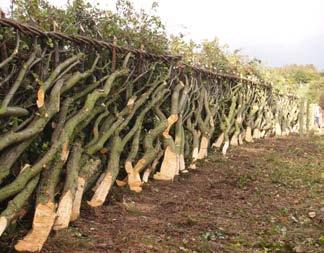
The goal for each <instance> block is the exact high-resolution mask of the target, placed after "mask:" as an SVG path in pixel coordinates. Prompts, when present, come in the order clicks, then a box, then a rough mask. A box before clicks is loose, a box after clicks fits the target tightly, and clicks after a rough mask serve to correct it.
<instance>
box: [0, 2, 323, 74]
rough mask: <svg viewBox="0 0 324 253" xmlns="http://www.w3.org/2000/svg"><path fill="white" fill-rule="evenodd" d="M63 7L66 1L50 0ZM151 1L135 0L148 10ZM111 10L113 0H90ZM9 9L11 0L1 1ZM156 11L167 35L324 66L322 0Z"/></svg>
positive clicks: (273, 62)
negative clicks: (213, 41)
mask: <svg viewBox="0 0 324 253" xmlns="http://www.w3.org/2000/svg"><path fill="white" fill-rule="evenodd" d="M49 1H50V2H51V3H52V4H54V5H57V6H64V4H65V3H66V2H67V0H49ZM152 1H153V0H133V2H134V4H135V6H136V7H137V8H144V9H146V10H148V11H149V10H150V7H151V5H152ZM90 2H91V3H92V4H96V3H98V4H99V6H100V8H103V9H112V8H113V6H114V3H115V0H92V1H90ZM0 6H1V8H3V9H5V10H6V9H8V8H9V6H10V0H0ZM157 14H158V15H159V16H160V17H161V18H162V21H163V22H164V23H165V24H166V28H167V31H168V33H169V34H177V33H179V32H181V33H183V34H185V35H186V38H187V39H193V40H194V41H196V42H199V41H201V40H203V39H213V38H215V37H217V38H219V39H220V41H221V43H223V44H228V45H229V47H230V50H234V49H241V50H242V52H243V53H244V54H246V55H249V56H251V57H256V58H258V59H260V60H262V62H264V63H265V64H266V65H268V66H282V65H286V64H294V63H296V64H314V65H315V66H316V67H317V68H318V69H324V0H199V1H195V0H191V1H189V0H160V1H159V8H158V11H157Z"/></svg>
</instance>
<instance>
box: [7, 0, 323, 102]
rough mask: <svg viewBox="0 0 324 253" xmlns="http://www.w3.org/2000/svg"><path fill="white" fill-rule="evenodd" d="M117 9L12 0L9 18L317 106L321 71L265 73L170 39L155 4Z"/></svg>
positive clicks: (219, 52) (80, 0)
mask: <svg viewBox="0 0 324 253" xmlns="http://www.w3.org/2000/svg"><path fill="white" fill-rule="evenodd" d="M115 7H116V8H115V9H116V10H115V11H111V10H100V9H98V8H97V7H96V6H92V5H91V4H90V3H88V2H86V1H85V0H73V1H68V4H67V6H66V8H65V9H60V8H57V7H54V6H52V5H51V4H50V3H49V2H48V0H16V1H14V4H13V12H12V17H13V18H14V19H17V20H20V21H22V22H24V23H29V24H32V25H36V26H38V27H40V28H43V29H45V30H57V31H61V32H64V33H69V34H81V35H86V36H90V37H92V38H96V39H101V40H107V41H111V42H112V41H116V43H117V44H118V45H124V46H125V45H126V46H130V47H134V48H141V49H144V50H147V51H150V52H153V53H157V54H167V53H169V51H171V53H172V54H174V55H181V56H182V57H183V61H184V62H185V63H188V64H192V65H195V66H197V67H201V68H205V69H208V70H211V71H216V72H223V73H231V74H235V75H241V76H244V77H246V78H249V79H251V80H254V81H262V82H266V83H269V84H275V86H274V87H275V88H276V89H278V90H280V91H281V92H285V93H294V94H297V95H301V96H307V97H308V98H309V99H311V100H312V101H313V102H316V103H318V102H319V95H320V93H321V92H323V91H324V72H322V73H319V72H318V71H317V69H316V68H315V67H314V66H313V65H296V64H293V65H287V66H283V67H280V68H268V67H266V66H264V65H263V64H262V62H261V61H260V60H258V59H250V58H249V57H247V56H245V55H242V54H241V52H240V50H235V51H234V52H229V50H228V46H227V45H221V44H220V42H219V40H218V39H217V38H214V39H213V40H211V41H208V40H204V41H202V42H201V43H196V42H194V41H192V40H189V41H187V40H186V39H185V38H184V35H182V34H178V35H171V36H170V38H168V36H167V33H166V29H165V26H164V24H163V22H162V21H161V18H160V17H159V16H158V15H157V9H158V2H156V1H153V3H152V7H151V10H150V12H149V13H147V12H145V11H144V10H136V8H135V7H134V5H133V3H132V1H131V0H118V1H117V2H116V6H115Z"/></svg>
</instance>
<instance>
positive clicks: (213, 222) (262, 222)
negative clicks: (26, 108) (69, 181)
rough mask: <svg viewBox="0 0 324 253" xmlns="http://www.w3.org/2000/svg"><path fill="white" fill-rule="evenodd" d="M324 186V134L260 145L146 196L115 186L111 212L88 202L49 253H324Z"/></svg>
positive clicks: (1, 244)
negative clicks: (76, 219) (93, 206)
mask: <svg viewBox="0 0 324 253" xmlns="http://www.w3.org/2000/svg"><path fill="white" fill-rule="evenodd" d="M323 183H324V137H323V136H322V137H305V138H300V137H297V136H291V137H285V138H276V139H268V140H260V141H256V142H255V143H253V144H246V145H243V146H241V147H237V148H231V149H230V150H229V154H228V157H226V158H224V157H222V156H221V155H220V154H219V152H213V153H210V154H209V157H208V159H206V160H205V161H203V162H201V163H199V166H198V168H197V170H195V171H190V173H188V174H183V175H181V176H180V177H178V178H177V179H176V180H175V181H174V182H158V181H151V182H150V183H149V184H147V185H146V186H145V187H144V189H143V192H142V193H140V194H137V193H133V192H130V191H129V190H128V189H127V188H117V187H115V188H114V190H113V192H112V194H111V196H110V197H109V200H108V201H107V202H106V203H105V205H104V206H103V207H100V208H90V207H88V206H87V204H86V203H84V204H83V207H82V211H81V218H80V219H79V220H78V221H76V222H75V223H73V224H72V226H71V227H70V228H69V229H67V230H65V231H60V232H55V233H54V232H53V234H52V235H51V238H50V239H49V241H48V242H47V243H46V245H45V247H44V249H43V250H42V252H53V253H54V252H55V253H61V252H62V253H63V252H64V253H65V252H69V253H72V252H73V253H74V252H75V253H76V252H78V253H82V252H123V253H124V252H127V253H128V252H129V253H131V252H132V253H135V252H204V253H205V252H258V253H263V252H288V253H289V252H307V253H313V252H314V253H315V252H316V253H320V252H324V187H323ZM20 236H21V234H20V233H18V234H16V235H15V236H14V237H13V240H14V241H16V240H17V239H18V238H19V237H20ZM8 238H9V236H8V237H5V238H2V239H1V241H0V249H1V248H2V249H5V250H6V251H3V252H11V250H10V247H11V246H12V245H13V243H9V241H8V240H9V239H8ZM11 238H12V237H11ZM0 251H1V250H0Z"/></svg>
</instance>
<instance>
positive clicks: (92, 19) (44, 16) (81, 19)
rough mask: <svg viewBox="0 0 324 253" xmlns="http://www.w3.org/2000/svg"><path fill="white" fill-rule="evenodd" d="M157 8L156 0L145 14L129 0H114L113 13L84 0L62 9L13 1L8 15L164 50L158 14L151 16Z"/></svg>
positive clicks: (33, 0) (37, 0)
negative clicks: (115, 1) (11, 11)
mask: <svg viewBox="0 0 324 253" xmlns="http://www.w3.org/2000/svg"><path fill="white" fill-rule="evenodd" d="M157 7H158V4H157V2H153V4H152V9H151V12H150V14H148V13H146V12H145V11H144V10H140V11H136V9H135V8H134V6H133V4H132V2H131V1H129V0H118V1H117V3H116V12H112V11H110V10H107V11H103V10H99V9H98V8H97V7H95V6H92V5H91V4H90V3H88V2H86V1H85V0H73V1H71V2H68V5H67V7H66V8H65V9H60V8H57V7H54V6H52V5H50V4H49V2H48V1H47V0H17V1H15V2H14V5H13V13H12V16H13V18H14V19H16V20H19V21H21V22H23V23H29V24H32V25H36V26H38V27H40V28H43V29H45V30H57V31H61V32H64V33H69V34H81V35H86V36H89V37H92V38H96V39H101V40H108V41H113V39H114V37H116V39H117V44H119V45H128V46H130V47H135V48H143V49H145V50H147V51H151V52H154V53H165V52H166V50H167V49H168V43H169V41H168V39H167V36H166V32H165V27H164V25H163V23H162V21H161V19H160V17H158V16H157V15H155V12H156V8H157Z"/></svg>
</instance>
